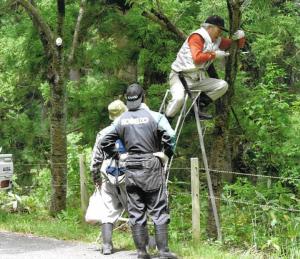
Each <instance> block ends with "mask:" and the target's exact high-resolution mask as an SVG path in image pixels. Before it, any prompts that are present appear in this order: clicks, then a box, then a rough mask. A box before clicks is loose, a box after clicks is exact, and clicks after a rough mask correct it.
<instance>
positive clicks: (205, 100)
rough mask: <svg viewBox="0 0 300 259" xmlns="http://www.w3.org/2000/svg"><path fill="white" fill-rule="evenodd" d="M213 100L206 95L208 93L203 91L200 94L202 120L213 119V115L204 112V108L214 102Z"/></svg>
mask: <svg viewBox="0 0 300 259" xmlns="http://www.w3.org/2000/svg"><path fill="white" fill-rule="evenodd" d="M212 102H213V100H212V99H211V98H210V97H209V96H208V95H206V93H204V92H201V94H200V96H199V97H198V99H197V104H198V109H199V119H200V120H211V119H213V116H212V115H210V114H206V113H204V112H203V110H204V108H205V107H206V106H208V105H209V104H210V103H212Z"/></svg>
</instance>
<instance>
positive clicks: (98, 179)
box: [91, 169, 102, 187]
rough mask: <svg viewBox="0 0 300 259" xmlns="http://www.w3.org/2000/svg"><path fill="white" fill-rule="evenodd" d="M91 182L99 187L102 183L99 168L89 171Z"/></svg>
mask: <svg viewBox="0 0 300 259" xmlns="http://www.w3.org/2000/svg"><path fill="white" fill-rule="evenodd" d="M91 174H92V178H93V182H94V184H95V185H96V186H97V187H100V186H101V184H102V177H101V172H100V170H98V169H96V170H93V171H91Z"/></svg>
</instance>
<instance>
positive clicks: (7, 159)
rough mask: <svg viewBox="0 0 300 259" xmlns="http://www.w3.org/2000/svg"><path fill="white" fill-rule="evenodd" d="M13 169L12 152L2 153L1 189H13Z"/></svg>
mask: <svg viewBox="0 0 300 259" xmlns="http://www.w3.org/2000/svg"><path fill="white" fill-rule="evenodd" d="M13 171H14V166H13V161H12V154H0V190H7V189H11V187H12V176H13Z"/></svg>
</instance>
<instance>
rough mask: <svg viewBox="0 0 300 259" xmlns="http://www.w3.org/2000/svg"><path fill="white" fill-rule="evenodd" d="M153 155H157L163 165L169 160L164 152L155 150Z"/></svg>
mask: <svg viewBox="0 0 300 259" xmlns="http://www.w3.org/2000/svg"><path fill="white" fill-rule="evenodd" d="M153 155H154V156H156V157H158V158H159V159H160V161H161V162H162V163H163V164H164V165H165V164H166V163H168V161H169V158H168V156H167V155H166V154H165V153H164V152H155V153H153Z"/></svg>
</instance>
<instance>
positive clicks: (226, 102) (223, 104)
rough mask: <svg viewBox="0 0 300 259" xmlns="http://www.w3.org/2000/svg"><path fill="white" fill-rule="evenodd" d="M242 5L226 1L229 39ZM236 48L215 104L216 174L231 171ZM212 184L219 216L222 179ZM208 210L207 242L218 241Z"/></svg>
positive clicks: (214, 176) (213, 157) (212, 156)
mask: <svg viewBox="0 0 300 259" xmlns="http://www.w3.org/2000/svg"><path fill="white" fill-rule="evenodd" d="M242 3H243V1H239V0H227V7H228V12H229V19H230V33H231V35H232V34H233V32H235V31H236V30H237V29H239V26H240V22H241V12H240V6H241V5H242ZM237 54H238V47H237V42H233V44H232V46H231V48H230V56H229V57H228V59H227V62H226V74H225V80H226V81H227V83H228V85H229V90H228V92H227V94H226V95H225V96H224V97H223V98H221V100H218V101H217V103H216V114H217V118H216V123H215V128H214V131H213V139H214V141H213V143H212V147H211V154H210V168H211V169H216V170H229V171H231V169H232V167H231V148H230V142H229V134H228V133H229V119H230V117H229V112H230V104H231V99H232V96H233V95H234V82H235V78H236V73H237V69H238V66H237V62H238V59H237V57H238V55H237ZM211 178H212V184H213V189H214V194H215V197H216V205H217V210H218V212H219V213H220V205H221V202H220V198H221V194H222V182H223V181H222V176H221V175H220V174H218V173H212V175H211ZM208 204H209V207H208V219H207V233H208V236H209V237H210V238H214V239H216V238H217V229H216V225H215V222H214V216H213V211H212V207H211V203H210V202H209V203H208Z"/></svg>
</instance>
